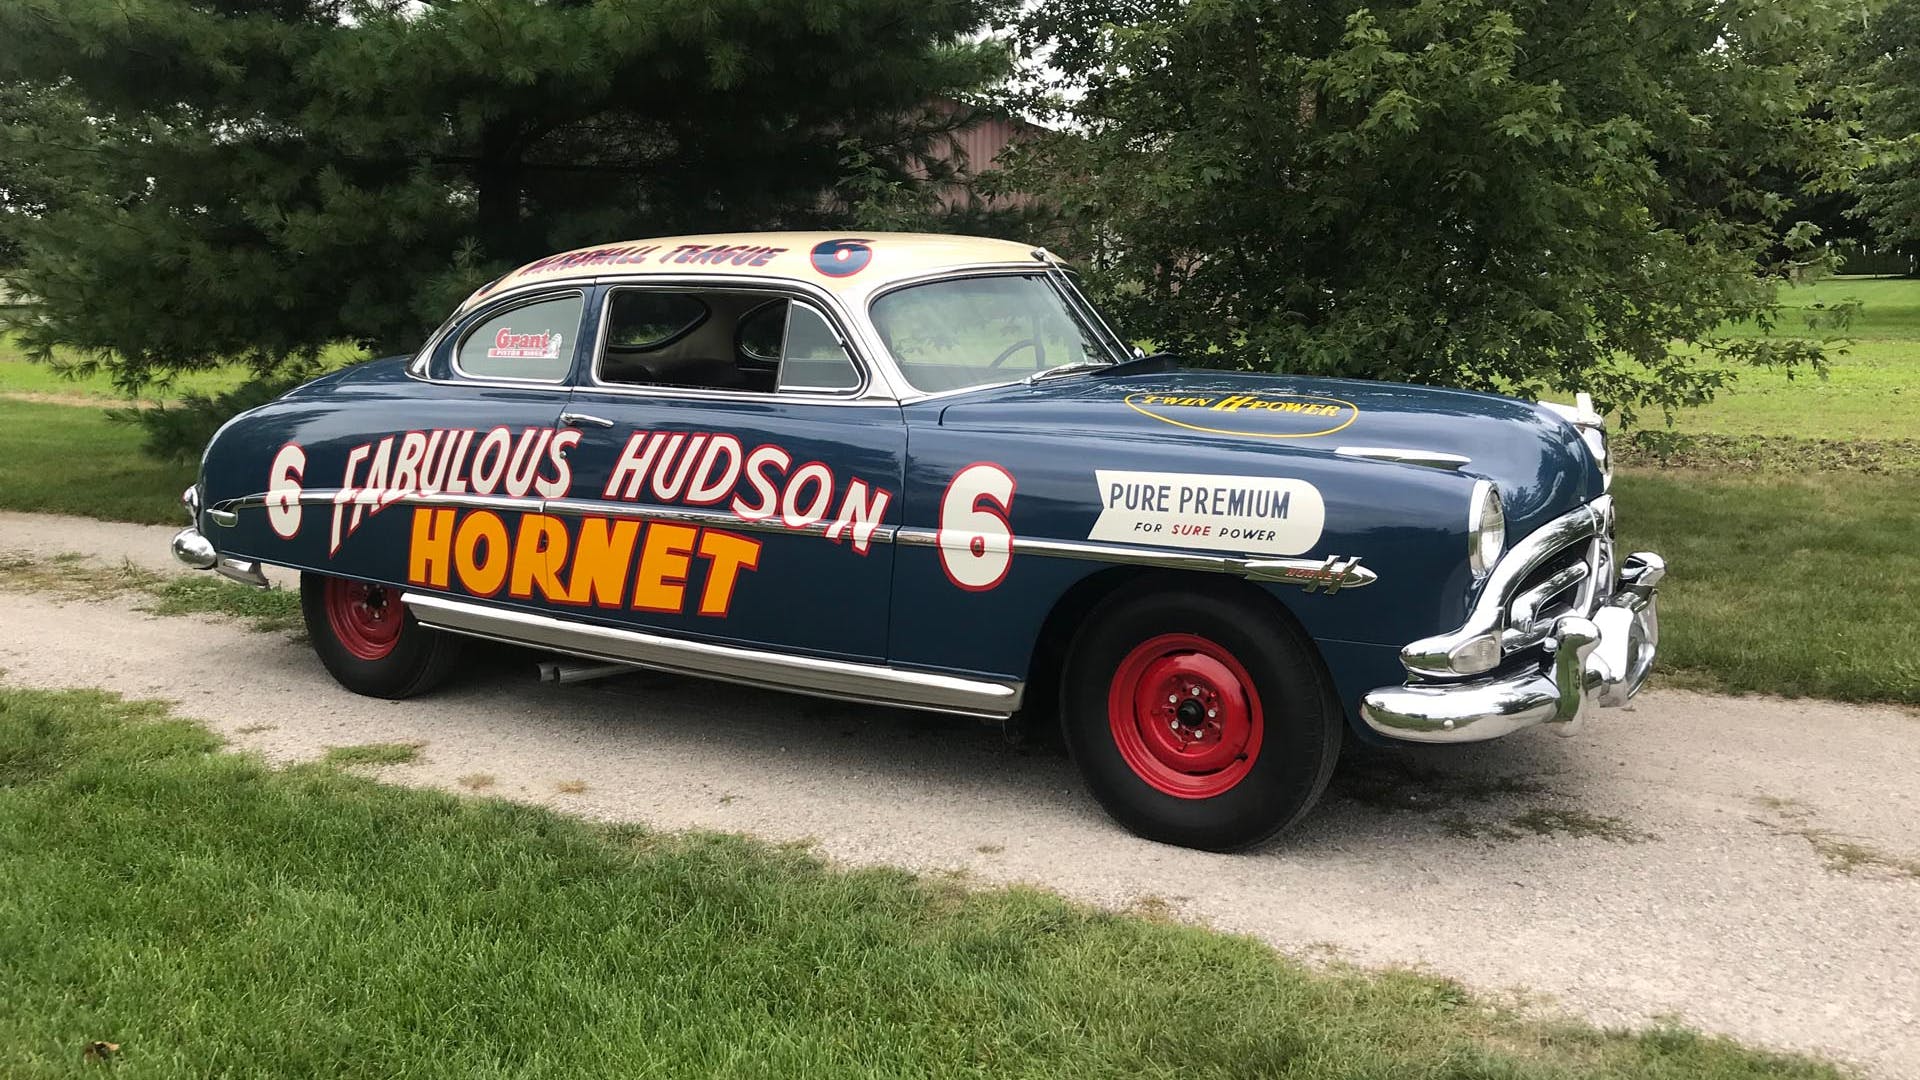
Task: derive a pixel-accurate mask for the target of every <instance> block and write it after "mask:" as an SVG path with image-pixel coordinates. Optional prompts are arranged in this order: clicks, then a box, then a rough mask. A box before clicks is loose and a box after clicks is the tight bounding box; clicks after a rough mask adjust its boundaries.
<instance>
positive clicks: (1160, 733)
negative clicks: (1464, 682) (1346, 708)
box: [1062, 581, 1345, 851]
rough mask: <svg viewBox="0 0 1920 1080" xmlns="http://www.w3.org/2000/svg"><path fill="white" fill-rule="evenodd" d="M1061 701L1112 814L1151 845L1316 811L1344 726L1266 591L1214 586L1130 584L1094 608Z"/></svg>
mask: <svg viewBox="0 0 1920 1080" xmlns="http://www.w3.org/2000/svg"><path fill="white" fill-rule="evenodd" d="M1142 584H1145V583H1142ZM1062 697H1063V717H1062V720H1063V725H1064V729H1065V732H1066V738H1067V745H1068V748H1069V749H1070V750H1071V751H1072V753H1073V758H1074V761H1075V763H1076V764H1077V765H1078V766H1079V767H1080V772H1081V775H1082V776H1084V777H1085V779H1086V782H1087V787H1088V788H1089V789H1090V790H1091V791H1092V793H1093V796H1094V798H1096V799H1098V800H1099V802H1100V804H1101V805H1102V806H1104V807H1105V808H1106V810H1107V812H1108V813H1110V814H1112V815H1113V816H1114V818H1115V819H1117V820H1118V821H1119V822H1120V823H1121V824H1122V825H1125V826H1126V827H1127V828H1129V829H1131V830H1132V831H1134V832H1136V833H1138V834H1139V835H1141V836H1144V837H1147V838H1148V839H1151V840H1158V841H1161V842H1163V843H1169V844H1179V845H1182V846H1185V847H1197V848H1205V849H1208V850H1214V851H1228V850H1233V849H1236V848H1242V847H1247V846H1248V845H1251V844H1257V843H1259V842H1260V841H1262V840H1265V839H1267V838H1268V837H1270V836H1273V835H1274V834H1275V833H1278V832H1279V831H1280V830H1282V829H1285V828H1286V827H1287V826H1289V825H1291V824H1293V823H1294V822H1295V821H1297V820H1299V819H1300V818H1301V817H1302V816H1303V815H1305V814H1306V812H1307V811H1308V810H1309V809H1310V808H1311V807H1312V806H1313V804H1314V802H1315V801H1316V800H1317V799H1319V797H1320V793H1321V792H1322V791H1323V790H1325V788H1326V785H1327V781H1328V779H1329V778H1330V777H1331V776H1332V775H1333V766H1334V763H1335V762H1336V761H1337V760H1338V759H1339V755H1340V740H1341V734H1342V730H1343V728H1344V726H1345V724H1344V721H1343V719H1342V717H1341V714H1340V708H1339V704H1338V702H1337V701H1336V700H1335V698H1334V695H1333V693H1332V691H1331V688H1330V686H1329V684H1328V680H1327V678H1326V674H1325V671H1324V670H1323V669H1322V667H1321V665H1320V662H1319V658H1318V656H1317V655H1316V654H1315V652H1314V650H1313V646H1312V645H1311V643H1309V642H1308V641H1307V639H1306V638H1305V636H1304V635H1302V634H1301V633H1300V631H1299V630H1298V629H1297V628H1296V627H1295V626H1294V625H1293V624H1292V623H1291V622H1290V621H1288V620H1287V619H1286V616H1285V615H1284V614H1282V613H1280V612H1277V611H1275V610H1273V607H1272V604H1271V603H1269V602H1267V601H1266V600H1265V598H1264V597H1260V596H1257V595H1252V594H1249V593H1247V592H1246V591H1244V590H1241V589H1235V588H1232V587H1222V586H1221V585H1216V584H1212V583H1207V584H1204V585H1202V586H1201V587H1198V588H1196V587H1194V586H1193V585H1192V584H1190V583H1188V582H1185V581H1182V582H1180V583H1179V585H1178V586H1177V587H1176V586H1172V585H1169V586H1165V587H1159V588H1149V589H1148V590H1146V591H1139V590H1137V589H1129V590H1128V591H1126V592H1123V593H1119V594H1116V595H1115V596H1113V597H1110V598H1109V599H1108V600H1107V601H1106V602H1104V603H1102V604H1101V605H1100V606H1099V607H1097V608H1095V609H1094V610H1093V611H1092V612H1091V613H1090V614H1089V615H1088V617H1087V620H1086V623H1085V627H1084V629H1083V630H1082V631H1081V633H1080V636H1079V638H1078V640H1077V641H1076V642H1075V644H1074V648H1073V652H1072V654H1071V656H1070V657H1069V659H1068V662H1067V671H1066V676H1065V679H1064V686H1063V693H1062Z"/></svg>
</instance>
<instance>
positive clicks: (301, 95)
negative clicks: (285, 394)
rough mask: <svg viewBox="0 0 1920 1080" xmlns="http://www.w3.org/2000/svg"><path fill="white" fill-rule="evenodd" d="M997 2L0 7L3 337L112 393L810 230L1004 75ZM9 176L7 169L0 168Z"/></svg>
mask: <svg viewBox="0 0 1920 1080" xmlns="http://www.w3.org/2000/svg"><path fill="white" fill-rule="evenodd" d="M1000 2H1001V0H931V2H928V0H441V2H429V3H418V2H414V0H7V2H6V3H4V4H0V41H4V42H6V45H5V46H0V161H8V162H25V163H30V167H27V168H23V169H18V170H11V171H10V170H7V169H5V168H0V200H4V201H0V235H3V236H4V237H5V238H6V240H8V241H9V242H11V243H12V244H13V245H15V247H16V251H17V257H18V260H19V263H18V267H17V269H15V270H13V271H12V272H10V273H9V275H8V276H9V279H10V280H11V282H12V284H13V285H14V287H15V288H16V289H17V290H18V291H20V292H22V293H24V294H26V295H28V296H31V297H33V298H34V300H35V310H34V312H33V317H32V319H31V320H30V321H27V322H24V323H23V324H22V326H21V329H20V332H21V334H22V336H23V338H24V340H25V342H26V344H27V345H28V346H29V347H30V348H31V349H33V350H35V351H37V352H38V353H40V354H41V355H43V356H45V355H50V353H51V350H52V348H53V347H54V346H56V345H63V346H68V347H73V348H77V349H80V350H83V351H84V352H85V353H86V354H88V355H89V356H91V357H92V358H93V361H92V362H95V363H99V364H102V365H104V366H105V367H107V368H108V369H109V370H110V371H111V372H112V373H113V375H114V377H115V378H116V379H117V380H118V381H119V382H120V383H121V384H123V385H125V386H128V387H134V386H138V385H141V384H143V383H145V382H147V381H148V380H150V379H153V378H155V377H158V376H163V375H165V374H166V373H168V372H173V371H178V370H182V369H189V368H193V367H200V366H207V365H212V364H215V363H220V362H224V361H230V360H234V359H242V360H245V361H247V362H249V363H251V364H252V365H253V366H254V368H255V369H256V370H257V371H259V372H261V373H263V374H265V373H272V372H277V371H281V370H284V369H285V368H286V367H287V366H288V365H290V364H292V365H295V366H297V365H298V363H299V362H300V361H301V360H303V359H310V358H311V357H313V356H314V355H315V354H316V353H317V352H318V351H319V350H320V349H321V348H323V347H324V346H326V345H327V344H329V343H331V342H336V341H341V340H348V341H355V342H359V343H362V344H364V345H366V346H367V347H369V348H371V349H373V350H374V351H375V352H376V353H378V352H392V351H398V350H401V349H403V348H406V347H408V346H411V345H412V344H415V343H417V342H418V341H419V340H420V338H421V337H422V336H423V335H424V332H425V331H426V330H428V329H430V328H431V326H432V325H433V324H434V323H435V322H436V321H437V320H438V319H439V318H441V317H442V316H443V315H444V314H445V312H446V311H447V310H448V309H449V308H450V307H451V305H452V304H453V303H454V302H455V301H457V299H458V298H459V297H460V296H463V295H465V294H466V293H467V292H468V291H470V290H471V289H473V288H474V287H476V286H477V285H479V284H481V283H482V282H484V281H486V280H487V279H489V278H491V277H493V276H495V275H497V274H498V273H500V272H502V271H504V270H505V269H508V268H510V267H512V266H514V265H517V264H519V263H521V262H524V261H527V260H529V259H531V258H534V257H537V256H539V255H542V254H546V253H548V252H551V251H555V250H559V249H563V248H567V247H572V246H578V245H582V244H587V243H592V242H597V241H602V240H605V239H607V238H609V237H622V236H635V235H661V234H669V233H674V232H679V231H697V230H706V229H719V228H727V229H748V228H760V227H771V226H807V225H815V224H824V223H826V222H829V221H832V220H834V218H833V213H834V208H833V206H832V205H831V204H830V203H828V202H827V201H826V200H825V199H824V198H823V194H824V193H825V192H827V191H828V190H829V189H830V188H831V187H832V186H833V184H834V182H835V180H836V179H837V178H838V177H839V176H840V174H841V173H842V171H843V169H844V166H843V159H844V158H845V157H846V155H847V154H848V153H849V152H850V151H857V152H858V153H860V154H861V155H863V158H862V160H863V161H864V162H865V163H866V167H867V168H869V169H875V168H878V169H883V170H894V171H896V172H899V173H900V174H901V175H905V170H906V168H907V162H908V161H909V160H910V159H911V158H912V157H913V156H914V155H916V154H920V155H924V154H925V153H926V151H927V149H928V144H929V142H930V141H931V140H935V139H938V138H939V137H940V136H941V135H942V133H943V132H944V131H945V130H947V129H950V128H951V127H953V126H954V125H956V124H959V123H963V122H964V121H965V116H964V114H963V113H947V114H940V115H936V114H933V113H930V112H927V111H925V110H924V109H923V106H924V105H925V103H926V102H927V101H928V100H929V99H930V98H932V97H934V96H935V95H954V94H961V93H964V92H966V91H967V90H969V89H970V88H973V87H976V86H979V85H982V84H984V83H988V82H991V81H993V80H995V79H997V78H998V77H999V76H1000V75H1001V73H1002V72H1003V70H1004V68H1005V66H1006V57H1005V51H1004V49H1003V48H1002V47H1001V46H999V45H996V44H995V43H993V42H992V41H989V40H986V39H984V38H982V37H980V36H979V34H978V31H979V30H980V28H981V27H983V26H984V25H986V24H987V23H989V21H990V20H992V19H994V18H995V17H996V12H997V10H998V8H997V6H996V5H997V4H999V3H1000ZM15 172H18V173H20V174H21V175H20V177H19V179H18V180H16V179H15V178H14V175H13V174H14V173H15Z"/></svg>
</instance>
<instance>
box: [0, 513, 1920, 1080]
mask: <svg viewBox="0 0 1920 1080" xmlns="http://www.w3.org/2000/svg"><path fill="white" fill-rule="evenodd" d="M171 532H172V530H170V529H164V528H149V527H140V526H126V525H111V524H104V523H99V522H92V521H85V520H79V519H64V518H50V517H41V516H35V515H20V514H4V513H0V551H5V550H8V549H15V550H22V549H24V550H29V551H34V552H37V553H39V554H42V555H51V554H54V553H57V552H61V551H81V552H86V553H88V554H91V555H93V556H95V557H98V558H101V559H104V560H107V561H110V562H115V563H117V562H118V561H119V560H120V559H121V558H122V557H128V558H132V559H134V561H136V562H139V563H141V564H143V565H148V566H152V567H155V568H160V567H166V566H167V565H168V559H167V558H166V555H165V544H166V540H167V538H168V536H169V535H170V534H171ZM493 668H494V670H491V671H489V672H487V673H484V674H482V673H479V672H476V673H474V674H473V675H471V676H469V677H467V678H465V679H463V680H461V681H460V682H458V683H457V684H456V685H455V686H453V687H452V688H451V689H449V690H445V691H442V692H440V693H437V694H434V695H432V696H430V697H428V698H424V699H420V700H417V701H411V702H406V703H391V702H384V701H375V700H372V699H367V698H359V697H355V696H353V695H351V694H348V693H346V692H345V691H343V690H340V689H338V688H337V687H336V686H335V685H334V684H333V682H332V681H331V680H329V679H328V678H327V676H326V675H325V673H324V672H322V671H321V669H320V666H319V664H318V663H317V662H316V661H315V660H314V659H313V657H312V655H311V653H310V652H309V651H308V649H307V647H306V646H305V645H304V644H301V643H297V642H293V641H290V640H288V639H286V638H284V637H279V636H275V635H267V634H259V633H254V632H251V631H249V630H247V629H245V628H242V627H240V626H237V625H234V624H230V623H225V622H220V621H214V620H183V619H177V618H175V619H162V618H156V617H154V616H149V615H144V614H140V613H138V612H136V611H135V610H133V606H132V603H131V602H96V603H68V604H64V605H63V604H59V603H56V602H54V601H52V600H50V599H49V598H47V597H45V596H41V595H33V594H27V593H18V592H4V593H0V669H4V671H5V675H4V679H5V681H6V682H8V683H11V684H15V685H27V686H46V687H61V686H96V687H103V688H107V689H111V690H117V691H120V692H122V693H125V694H129V695H137V696H151V697H162V698H168V699H172V700H174V701H176V702H178V703H179V706H180V709H181V711H182V712H183V713H184V714H186V715H189V716H193V717H196V718H198V719H201V720H204V721H206V722H207V723H209V724H210V725H212V726H213V727H214V728H215V729H217V730H219V731H220V732H222V733H223V734H225V735H227V736H228V737H229V738H231V739H232V740H233V742H234V743H235V744H237V745H239V746H241V747H244V748H249V749H253V750H257V751H260V752H262V753H264V754H266V755H268V756H269V757H272V758H276V759H298V758H308V757H313V756H316V755H318V754H319V753H321V752H322V751H323V749H324V748H326V747H328V746H338V745H347V744H354V743H365V742H387V741H420V742H423V743H424V744H425V745H424V750H423V754H424V757H423V760H422V761H421V762H420V763H418V764H414V765H410V766H399V767H394V768H391V769H388V770H386V772H385V774H384V775H385V776H386V777H387V778H389V779H393V780H396V781H401V782H407V783H420V784H432V785H437V786H442V787H449V788H455V789H459V788H460V787H461V783H460V781H461V778H467V779H468V781H469V783H474V782H477V781H475V780H474V779H473V778H474V777H475V776H476V774H479V775H484V776H487V777H491V778H492V779H493V783H492V784H491V785H490V786H488V787H487V788H486V789H485V790H487V791H488V792H489V793H492V794H498V795H504V796H507V797H511V798H516V799H524V800H528V801H532V802H538V803H545V804H549V805H553V806H556V807H560V808H563V809H566V810H568V811H570V812H574V813H580V814H585V815H589V816H592V817H598V818H608V819H620V820H636V821H643V822H647V823H649V824H652V825H657V826H661V827H665V828H685V827H698V828H710V829H724V830H733V831H741V832H749V833H755V834H758V835H761V836H765V837H768V838H770V839H775V840H810V841H812V842H814V843H815V844H816V845H817V848H818V850H819V851H821V852H822V853H823V854H826V855H828V856H831V857H833V858H836V859H841V860H845V861H848V862H855V863H888V864H894V865H899V866H904V867H909V868H913V869H917V870H938V871H949V872H960V873H964V874H966V875H968V876H970V877H971V878H973V879H976V880H979V881H984V882H1008V881H1020V882H1032V883H1037V884H1041V885H1044V886H1047V887H1049V888H1053V889H1056V890H1058V891H1060V892H1062V893H1065V894H1068V895H1071V896H1075V897H1079V898H1082V899H1085V900H1089V901H1092V902H1095V903H1098V904H1103V905H1109V906H1113V907H1127V906H1131V905H1147V906H1151V907H1154V908H1156V909H1165V910H1170V911H1171V912H1173V913H1175V914H1177V915H1179V916H1181V917H1185V918H1191V919H1194V920H1198V921H1203V922H1206V923H1209V924H1211V925H1214V926H1217V927H1220V928H1222V929H1227V930H1233V931H1240V932H1244V933H1248V934H1252V935H1255V936H1257V937H1259V938H1261V939H1263V940H1266V941H1269V942H1271V943H1273V944H1274V945H1276V946H1279V947H1280V948H1282V949H1284V950H1286V951H1288V952H1290V953H1293V954H1295V955H1300V956H1306V957H1315V958H1333V959H1339V960H1346V961H1351V962H1356V963H1361V964H1368V965H1409V966H1417V967H1420V968H1423V969H1426V970H1429V971H1432V972H1434V973H1437V974H1441V975H1446V976H1451V977H1454V978H1457V979H1460V980H1461V981H1463V982H1465V983H1467V984H1470V985H1472V986H1474V987H1477V988H1479V989H1481V990H1482V991H1487V992H1492V993H1495V994H1504V993H1508V992H1511V993H1514V994H1516V995H1519V996H1520V997H1521V998H1522V999H1523V1000H1528V1001H1535V1002H1542V1003H1545V1004H1547V1005H1549V1006H1557V1007H1560V1008H1565V1009H1570V1010H1572V1011H1574V1012H1577V1013H1579V1014H1581V1015H1584V1016H1586V1017H1588V1018H1590V1019H1592V1020H1595V1021H1598V1022H1601V1023H1605V1024H1628V1023H1641V1022H1646V1021H1648V1020H1651V1019H1655V1018H1659V1017H1677V1018H1679V1019H1680V1020H1682V1021H1684V1022H1685V1023H1688V1024H1691V1025H1695V1026H1698V1027H1701V1028H1704V1029H1707V1030H1710V1031H1716V1032H1724V1033H1727V1034H1730V1035H1733V1036H1735V1037H1738V1038H1740V1039H1742V1040H1745V1041H1748V1042H1752V1043H1756V1044H1760V1045H1770V1046H1777V1047H1782V1048H1787V1049H1797V1050H1807V1051H1813V1052H1817V1053H1823V1054H1827V1055H1830V1056H1833V1057H1836V1058H1839V1059H1841V1060H1843V1061H1849V1062H1853V1063H1856V1064H1858V1065H1860V1066H1862V1067H1864V1068H1865V1069H1866V1070H1867V1071H1869V1072H1871V1073H1874V1074H1878V1075H1882V1076H1920V966H1917V965H1916V963H1915V958H1916V957H1920V831H1916V829H1915V827H1914V824H1913V823H1914V822H1915V821H1916V820H1920V794H1917V793H1916V784H1915V776H1916V769H1917V767H1920V714H1916V713H1914V712H1913V711H1911V710H1906V709H1899V708H1870V707H1855V706H1844V705H1836V704H1830V703H1823V702H1813V701H1781V700H1776V699H1768V698H1727V697H1715V696H1709V695H1702V694H1694V693H1687V692H1683V691H1672V690H1655V691H1651V692H1649V693H1647V694H1646V695H1644V696H1643V697H1642V698H1640V699H1639V701H1638V702H1637V703H1636V705H1635V707H1633V708H1630V709H1625V710H1612V711H1609V712H1605V713H1602V714H1600V715H1599V716H1597V717H1596V718H1595V719H1594V720H1593V721H1592V722H1591V723H1590V724H1589V725H1588V727H1587V729H1586V731H1585V732H1583V733H1582V735H1581V736H1580V737H1578V738H1574V739H1559V738H1555V737H1554V736H1552V735H1549V734H1543V733H1526V734H1522V735H1519V736H1516V737H1513V738H1509V739H1506V740H1502V741H1498V742H1493V743H1486V744H1482V745H1480V746H1476V747H1462V748H1436V749H1415V750H1407V751H1399V752H1392V753H1372V754H1368V755H1365V756H1359V757H1352V758H1349V759H1348V760H1347V761H1345V762H1343V764H1342V767H1341V771H1340V773H1339V775H1338V776H1337V777H1336V778H1335V781H1334V788H1333V790H1332V791H1331V792H1329V794H1328V797H1327V799H1326V800H1325V801H1324V802H1323V803H1322V804H1321V806H1320V808H1319V810H1318V811H1316V812H1315V813H1314V814H1313V815H1312V816H1311V817H1310V818H1309V819H1308V821H1307V822H1306V823H1305V826H1304V827H1303V828H1301V829H1300V830H1298V831H1297V832H1295V833H1294V834H1292V835H1291V836H1290V837H1288V838H1286V839H1285V840H1283V841H1281V842H1279V843H1277V844H1274V845H1269V846H1268V847H1266V848H1264V849H1261V850H1258V851H1256V852H1254V853H1251V854H1246V855H1238V856H1220V855H1208V854H1202V853H1199V852H1193V851H1185V850H1180V849H1175V848H1168V847H1162V846H1158V845H1155V844H1150V843H1147V842H1144V841H1140V840H1136V839H1134V838H1133V837H1131V836H1129V835H1127V834H1126V833H1124V832H1122V831H1121V830H1120V829H1119V828H1118V827H1116V826H1114V825H1113V824H1111V823H1110V822H1109V821H1107V819H1106V818H1105V817H1104V816H1103V815H1102V814H1101V812H1100V810H1099V808H1098V807H1096V806H1095V805H1093V803H1092V802H1091V801H1090V800H1089V799H1088V798H1087V797H1086V796H1085V795H1083V794H1082V793H1081V790H1080V786H1079V783H1078V780H1077V779H1076V778H1075V776H1074V774H1073V770H1072V767H1071V766H1070V764H1069V763H1068V762H1067V761H1066V760H1065V759H1064V757H1061V756H1059V755H1057V754H1056V753H1054V752H1052V751H1048V750H1034V749H1017V748H1014V747H1010V746H1008V745H1006V744H1005V743H1004V742H1003V741H1002V740H1001V739H1000V737H999V735H998V733H997V732H996V731H994V730H993V729H989V728H985V727H981V726H978V725H976V724H974V723H972V722H970V721H965V720H958V719H948V718H941V717H936V716H929V715H922V714H910V713H901V712H892V711H887V710H881V709H874V708H866V707H858V706H847V705H841V704H835V703H830V702H822V701H816V700H812V699H807V698H798V697H788V696H783V695H779V694H772V693H765V692H759V691H753V690H745V689H737V688H730V687H722V686H719V685H718V684H708V683H702V682H699V681H697V680H687V679H678V678H670V677H665V676H654V675H645V674H643V675H635V676H629V677H623V678H620V679H614V680H607V681H604V682H600V683H588V684H584V685H580V686H571V687H553V686H547V685H542V684H539V683H538V682H536V681H535V680H534V677H533V668H532V665H531V664H514V665H504V666H503V665H493ZM575 782H583V783H584V784H585V788H584V790H581V791H577V792H574V793H567V792H566V791H563V790H562V788H563V787H565V788H567V789H573V788H575V787H576V786H577V784H576V783H575Z"/></svg>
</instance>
